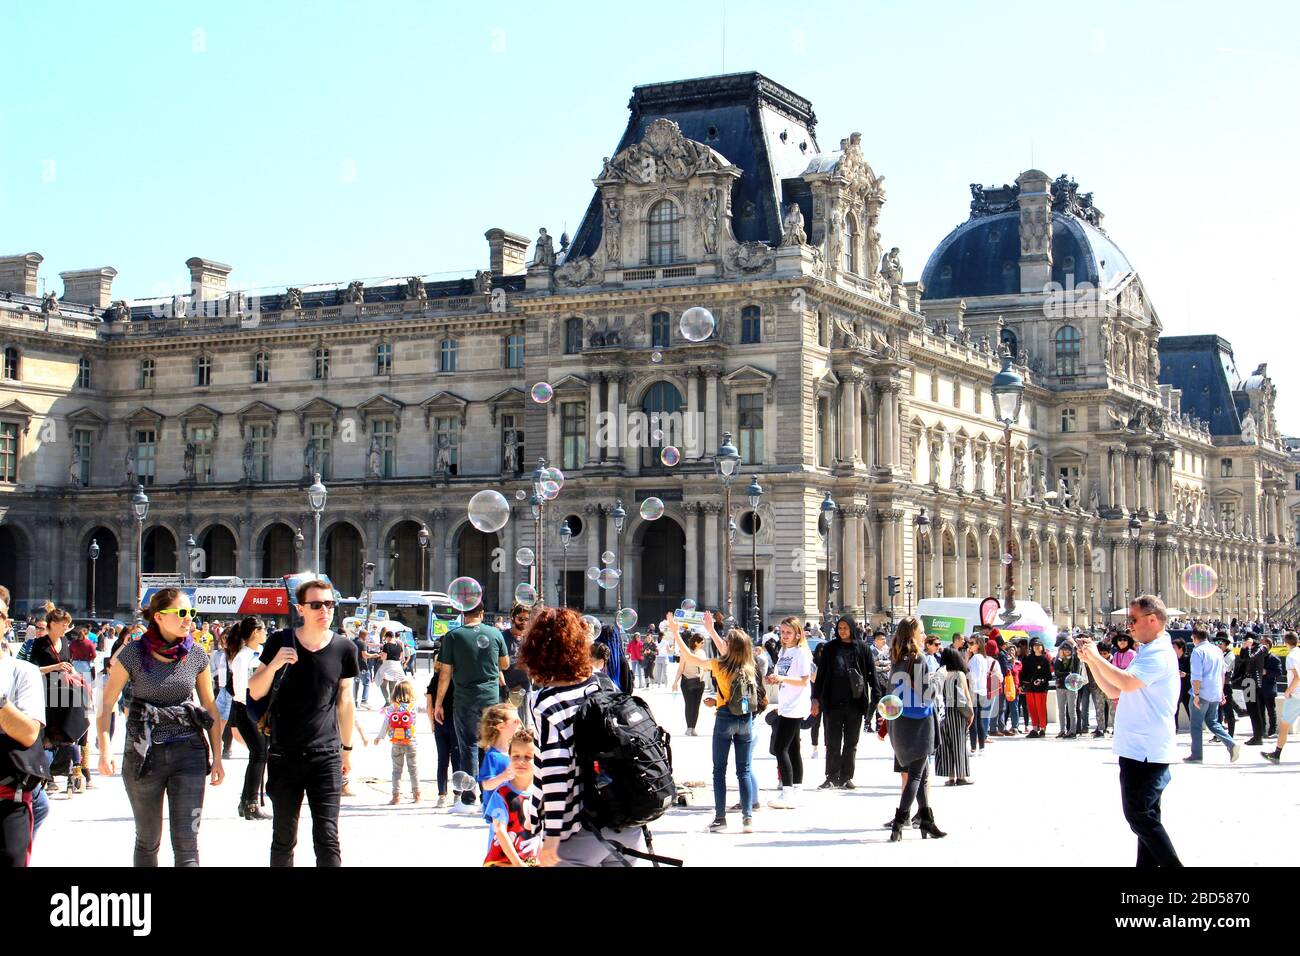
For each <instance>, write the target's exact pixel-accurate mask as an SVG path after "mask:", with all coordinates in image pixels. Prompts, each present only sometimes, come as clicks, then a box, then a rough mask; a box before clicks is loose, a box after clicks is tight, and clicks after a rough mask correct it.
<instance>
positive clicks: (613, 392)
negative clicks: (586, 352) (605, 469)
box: [600, 372, 649, 462]
mask: <svg viewBox="0 0 1300 956" xmlns="http://www.w3.org/2000/svg"><path fill="white" fill-rule="evenodd" d="M621 377H622V376H621V375H619V373H618V372H610V373H609V374H607V375H606V376H605V394H606V398H607V402H608V404H607V408H608V410H609V414H610V417H611V418H612V419H613V420H615V421H617V420H618V417H619V415H618V383H619V379H620V378H621ZM646 437H647V439H648V438H649V436H648V435H647V436H646ZM626 447H627V445H626V443H625V442H621V443H620V444H619V446H618V447H616V448H602V449H601V453H600V454H601V458H602V459H604V460H605V461H617V462H621V461H622V460H623V453H624V451H625V450H626Z"/></svg>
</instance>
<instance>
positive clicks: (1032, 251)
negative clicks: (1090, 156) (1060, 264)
mask: <svg viewBox="0 0 1300 956" xmlns="http://www.w3.org/2000/svg"><path fill="white" fill-rule="evenodd" d="M1016 184H1017V185H1018V186H1019V187H1020V291H1021V292H1046V291H1048V289H1047V285H1048V283H1050V282H1051V281H1052V180H1051V179H1050V178H1049V177H1048V175H1047V173H1045V172H1043V171H1042V170H1040V169H1030V170H1028V171H1026V172H1023V173H1021V174H1020V177H1019V178H1018V179H1017V180H1016Z"/></svg>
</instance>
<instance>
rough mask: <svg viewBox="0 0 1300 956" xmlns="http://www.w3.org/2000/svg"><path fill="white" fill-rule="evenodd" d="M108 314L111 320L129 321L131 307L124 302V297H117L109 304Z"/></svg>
mask: <svg viewBox="0 0 1300 956" xmlns="http://www.w3.org/2000/svg"><path fill="white" fill-rule="evenodd" d="M108 314H109V316H110V319H111V321H113V322H130V321H131V307H130V306H129V305H127V304H126V299H118V300H117V301H116V302H114V303H113V304H112V305H111V306H109V309H108Z"/></svg>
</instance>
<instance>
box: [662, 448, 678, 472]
mask: <svg viewBox="0 0 1300 956" xmlns="http://www.w3.org/2000/svg"><path fill="white" fill-rule="evenodd" d="M659 460H660V461H661V462H663V463H664V467H665V468H673V467H675V466H676V465H678V464H680V463H681V460H682V452H681V449H679V448H677V446H675V445H669V446H668V447H667V448H665V449H664V450H663V451H661V452H660V453H659Z"/></svg>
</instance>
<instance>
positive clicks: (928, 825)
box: [920, 807, 948, 840]
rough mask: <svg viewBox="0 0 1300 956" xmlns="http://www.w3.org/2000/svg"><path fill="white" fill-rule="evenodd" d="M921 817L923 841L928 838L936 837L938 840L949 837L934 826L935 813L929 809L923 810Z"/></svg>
mask: <svg viewBox="0 0 1300 956" xmlns="http://www.w3.org/2000/svg"><path fill="white" fill-rule="evenodd" d="M920 817H921V839H922V840H924V839H925V838H926V837H934V838H935V839H936V840H938V839H940V838H941V837H946V836H947V835H948V834H946V833H944V832H943V831H942V830H940V829H939V828H938V827H937V826H935V825H934V811H933V810H931V809H930V808H929V807H922V808H921V812H920Z"/></svg>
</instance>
